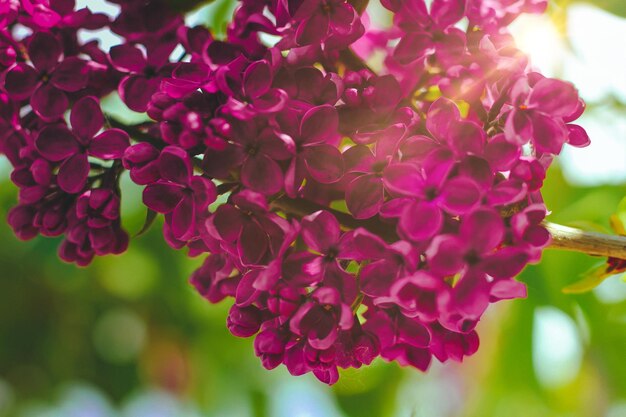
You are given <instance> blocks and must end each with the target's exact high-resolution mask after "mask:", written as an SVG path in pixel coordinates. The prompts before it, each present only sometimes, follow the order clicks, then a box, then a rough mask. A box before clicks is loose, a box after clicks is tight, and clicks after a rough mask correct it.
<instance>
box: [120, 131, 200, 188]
mask: <svg viewBox="0 0 626 417" xmlns="http://www.w3.org/2000/svg"><path fill="white" fill-rule="evenodd" d="M118 140H119V139H118ZM159 172H160V173H161V177H162V178H163V179H165V180H167V181H171V182H174V183H176V184H185V185H187V184H188V183H189V180H190V177H191V175H192V173H193V170H192V168H191V159H190V158H189V155H188V154H187V152H185V151H184V150H183V149H181V148H179V147H178V146H167V147H166V148H164V149H163V151H162V152H161V155H160V156H159Z"/></svg>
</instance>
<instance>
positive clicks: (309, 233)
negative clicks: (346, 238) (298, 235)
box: [301, 210, 340, 253]
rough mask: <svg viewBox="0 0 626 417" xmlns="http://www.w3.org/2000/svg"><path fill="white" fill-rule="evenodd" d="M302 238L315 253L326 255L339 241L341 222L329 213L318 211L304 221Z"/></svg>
mask: <svg viewBox="0 0 626 417" xmlns="http://www.w3.org/2000/svg"><path fill="white" fill-rule="evenodd" d="M301 226H302V238H303V239H304V242H305V243H306V244H307V245H308V246H309V247H310V248H311V249H313V250H314V251H316V252H319V253H326V252H327V251H328V249H329V248H330V247H331V246H333V245H335V244H337V242H338V241H339V235H340V231H339V222H338V221H337V219H336V218H335V216H333V215H332V214H330V213H329V212H327V211H323V210H321V211H318V212H315V213H313V214H310V215H308V216H306V217H304V218H303V219H302V223H301Z"/></svg>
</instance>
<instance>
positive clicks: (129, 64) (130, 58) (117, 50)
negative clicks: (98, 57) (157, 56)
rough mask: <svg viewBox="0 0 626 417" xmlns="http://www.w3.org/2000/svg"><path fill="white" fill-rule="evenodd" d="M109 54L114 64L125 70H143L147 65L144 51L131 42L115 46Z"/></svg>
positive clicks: (117, 67)
mask: <svg viewBox="0 0 626 417" xmlns="http://www.w3.org/2000/svg"><path fill="white" fill-rule="evenodd" d="M109 56H110V57H111V62H112V63H113V66H114V67H115V68H116V69H118V70H120V71H124V72H141V71H143V69H144V68H145V67H146V65H147V62H146V58H145V57H144V55H143V52H141V50H140V49H139V48H137V47H135V46H132V45H130V44H123V45H117V46H114V47H113V48H111V51H110V53H109Z"/></svg>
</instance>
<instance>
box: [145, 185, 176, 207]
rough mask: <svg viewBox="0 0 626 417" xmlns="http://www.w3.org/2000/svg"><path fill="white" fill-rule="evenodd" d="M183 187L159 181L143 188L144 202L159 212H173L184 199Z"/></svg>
mask: <svg viewBox="0 0 626 417" xmlns="http://www.w3.org/2000/svg"><path fill="white" fill-rule="evenodd" d="M183 197H184V194H183V189H182V187H180V186H178V185H175V184H168V183H162V182H158V183H155V184H150V185H148V186H147V187H146V188H145V189H144V190H143V203H144V204H145V205H146V206H147V207H148V208H150V209H152V210H154V211H156V212H158V213H171V212H172V211H174V209H175V208H176V206H178V204H179V203H180V202H181V200H182V199H183Z"/></svg>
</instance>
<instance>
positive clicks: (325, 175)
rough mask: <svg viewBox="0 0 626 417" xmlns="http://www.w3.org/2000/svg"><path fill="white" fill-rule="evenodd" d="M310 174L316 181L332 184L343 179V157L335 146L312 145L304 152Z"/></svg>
mask: <svg viewBox="0 0 626 417" xmlns="http://www.w3.org/2000/svg"><path fill="white" fill-rule="evenodd" d="M304 159H305V161H306V166H307V168H308V170H309V174H311V177H313V179H314V180H315V181H318V182H321V183H322V184H331V183H334V182H337V181H339V180H340V179H341V177H342V176H343V172H344V164H343V157H342V156H341V152H339V149H337V148H336V147H334V146H330V145H316V146H310V147H308V149H307V150H306V152H305V154H304Z"/></svg>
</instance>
